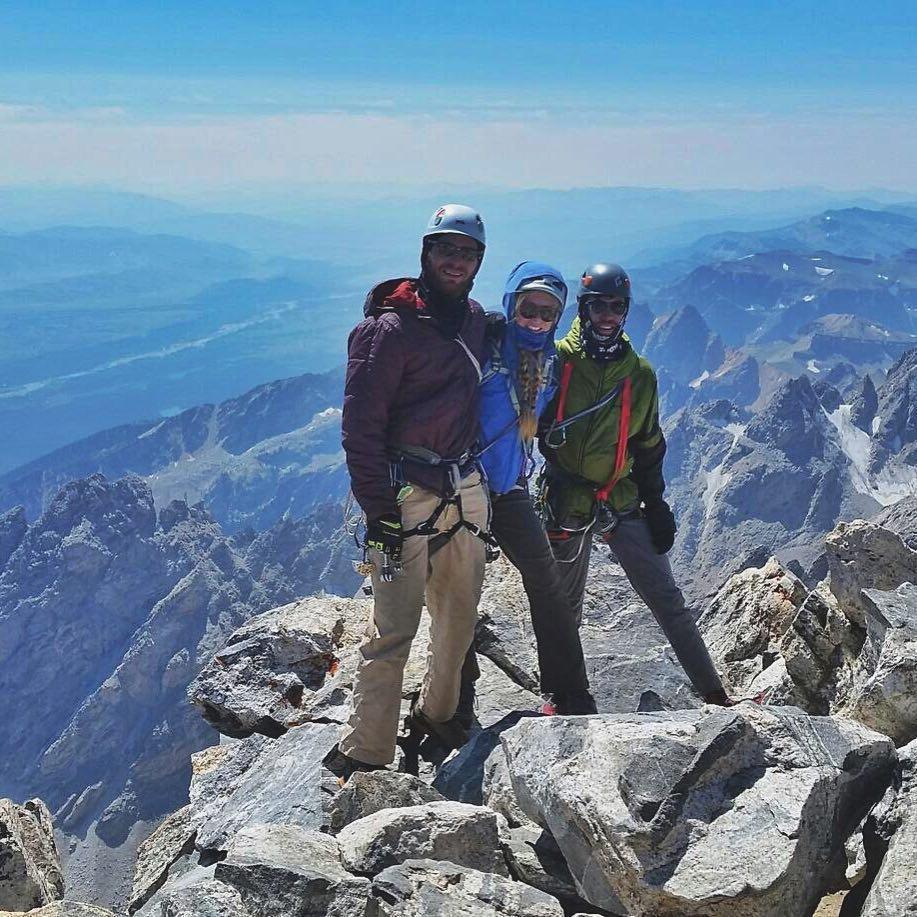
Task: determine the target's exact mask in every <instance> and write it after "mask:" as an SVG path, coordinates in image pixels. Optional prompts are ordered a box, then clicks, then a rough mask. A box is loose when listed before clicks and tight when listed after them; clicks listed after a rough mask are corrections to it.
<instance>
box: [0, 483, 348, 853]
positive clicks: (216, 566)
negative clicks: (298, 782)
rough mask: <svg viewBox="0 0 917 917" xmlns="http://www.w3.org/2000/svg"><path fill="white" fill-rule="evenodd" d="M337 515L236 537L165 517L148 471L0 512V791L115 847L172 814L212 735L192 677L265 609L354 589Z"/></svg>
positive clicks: (181, 515) (174, 515) (329, 510)
mask: <svg viewBox="0 0 917 917" xmlns="http://www.w3.org/2000/svg"><path fill="white" fill-rule="evenodd" d="M340 521H341V517H340V509H339V508H334V507H330V506H329V507H324V508H323V511H322V512H320V513H318V514H316V515H315V516H314V517H311V518H308V519H304V520H293V519H291V518H289V517H287V518H285V519H283V520H281V521H280V522H278V523H277V524H276V525H275V526H273V527H272V528H270V529H269V530H267V531H265V532H262V533H260V534H258V535H254V534H252V533H249V534H248V535H241V536H238V537H228V536H226V535H225V534H224V533H223V532H222V530H221V528H220V526H219V525H218V524H217V522H216V521H215V520H214V519H213V518H212V517H211V516H210V515H209V514H208V513H207V512H206V511H205V510H204V509H203V508H202V507H200V506H193V507H189V506H187V505H186V504H185V503H182V502H180V501H175V502H173V503H171V504H169V505H168V506H166V507H164V508H163V509H162V510H161V511H160V513H159V514H158V518H157V513H156V509H155V507H154V502H153V497H152V494H151V492H150V488H149V486H148V485H147V484H146V483H145V482H144V481H143V480H142V479H140V478H137V477H127V478H124V479H122V480H119V481H115V482H111V481H108V480H106V479H105V478H104V477H102V476H101V475H93V476H91V477H89V478H86V479H83V480H79V481H74V482H71V483H70V484H68V485H67V486H65V487H64V488H63V489H62V490H61V491H60V492H59V493H58V495H57V496H56V497H55V498H54V499H53V500H52V501H51V503H50V505H49V507H48V509H47V511H46V512H45V513H44V514H43V515H42V516H41V517H40V518H39V519H38V520H37V521H36V522H34V523H33V524H32V525H28V524H27V523H26V522H25V521H24V517H23V515H22V513H21V512H17V511H13V512H10V513H7V514H6V515H5V516H3V517H0V549H2V551H0V562H2V568H0V691H2V693H3V697H4V703H5V706H6V709H7V710H8V711H10V712H11V713H10V715H7V716H5V717H4V718H3V720H2V722H0V745H2V747H3V748H4V756H3V763H2V767H0V796H4V795H6V796H11V797H13V798H18V797H22V798H24V797H26V796H31V795H40V796H41V797H42V798H43V799H45V800H46V801H47V802H48V805H49V806H50V808H51V809H52V811H54V812H55V813H56V822H57V826H58V827H59V828H62V829H64V830H65V831H68V832H81V831H83V830H84V829H85V828H86V827H87V826H88V825H89V824H91V823H92V822H94V821H96V820H97V819H98V820H99V822H98V826H97V828H96V831H97V833H98V834H99V836H100V837H102V838H103V840H105V841H106V842H108V843H111V844H119V843H121V842H122V841H123V840H124V837H125V836H126V834H127V832H128V830H129V829H130V827H131V825H132V824H133V823H134V822H136V821H137V820H139V819H149V818H153V817H156V816H159V815H162V814H165V813H167V812H169V811H172V810H173V809H175V808H176V807H177V806H178V805H180V804H181V803H182V801H183V799H184V798H185V796H186V794H187V785H188V780H189V776H190V771H189V764H188V760H189V755H190V754H191V753H192V752H194V751H196V750H198V749H200V748H203V747H204V746H206V745H208V744H210V743H211V742H212V741H213V734H212V730H211V728H210V727H209V726H207V725H206V724H205V723H204V722H203V721H202V720H200V718H199V717H197V716H196V715H194V714H193V713H192V712H191V710H190V708H189V706H188V704H187V701H186V699H185V691H186V688H187V685H188V683H189V682H190V681H191V679H192V678H193V677H194V676H195V675H196V674H197V672H198V671H199V669H200V667H201V665H203V663H204V662H206V660H207V659H209V657H210V655H211V654H212V652H213V651H214V650H215V649H216V648H218V647H219V646H220V645H221V644H222V643H223V642H224V641H225V639H226V637H227V636H228V635H229V634H230V633H231V632H232V631H233V630H235V629H236V628H237V627H239V626H240V625H241V624H242V623H244V622H245V621H246V620H248V618H249V617H251V616H252V615H253V614H256V613H259V612H262V611H264V610H266V609H268V608H272V607H274V606H276V605H278V604H283V603H285V602H289V601H292V600H293V599H295V598H297V597H300V596H303V595H307V594H309V593H311V592H313V591H314V590H316V589H318V588H320V587H325V588H328V589H330V590H336V591H341V592H345V593H346V592H348V591H350V592H352V591H353V589H354V588H355V587H356V578H355V576H354V574H353V572H352V570H351V569H350V565H349V561H348V560H347V559H346V557H342V555H341V552H340V547H339V545H337V544H336V543H334V541H333V536H334V533H335V531H336V529H337V528H339V526H340Z"/></svg>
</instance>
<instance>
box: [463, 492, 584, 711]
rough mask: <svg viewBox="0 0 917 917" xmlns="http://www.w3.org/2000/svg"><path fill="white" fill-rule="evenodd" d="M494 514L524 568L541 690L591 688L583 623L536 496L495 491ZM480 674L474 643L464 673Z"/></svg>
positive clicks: (504, 545)
mask: <svg viewBox="0 0 917 917" xmlns="http://www.w3.org/2000/svg"><path fill="white" fill-rule="evenodd" d="M491 514H492V515H491V520H490V530H491V532H492V533H493V535H494V537H495V538H496V539H497V543H498V544H499V545H500V548H501V550H502V551H503V553H504V554H505V555H506V557H507V558H508V560H509V561H510V563H511V564H512V565H513V566H514V567H516V568H517V569H518V570H519V572H520V573H521V574H522V585H523V587H524V589H525V594H526V595H527V596H528V600H529V607H530V609H531V613H532V629H533V630H534V631H535V642H536V644H537V647H538V668H539V669H540V671H541V690H542V691H543V692H544V693H545V694H566V693H569V692H571V691H582V690H586V689H588V687H589V681H588V679H587V677H586V663H585V660H584V659H583V646H582V644H581V643H580V637H579V624H578V621H577V618H576V616H575V615H574V612H573V609H572V608H571V607H570V601H569V598H568V594H569V593H568V589H567V585H566V583H565V582H564V579H563V577H562V575H561V571H560V569H559V568H558V564H557V563H555V561H554V555H553V554H552V553H551V545H550V544H549V543H548V537H547V535H545V531H544V527H543V526H542V524H541V520H540V519H539V518H538V514H537V513H536V512H535V508H534V507H533V506H532V500H531V497H530V496H529V494H528V492H527V491H525V490H522V489H518V490H511V491H509V492H508V493H505V494H502V495H500V496H495V495H493V494H491ZM476 677H477V662H476V660H475V659H474V647H472V648H471V649H470V650H469V654H468V657H466V661H465V667H464V669H463V670H462V678H463V680H465V679H474V678H476Z"/></svg>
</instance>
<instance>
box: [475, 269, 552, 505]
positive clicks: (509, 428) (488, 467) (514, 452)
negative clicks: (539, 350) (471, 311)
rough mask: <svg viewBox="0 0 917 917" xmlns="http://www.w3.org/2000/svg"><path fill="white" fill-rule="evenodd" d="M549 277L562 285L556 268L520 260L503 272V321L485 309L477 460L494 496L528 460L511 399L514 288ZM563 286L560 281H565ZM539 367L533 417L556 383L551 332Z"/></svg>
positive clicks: (514, 358) (528, 452) (515, 357)
mask: <svg viewBox="0 0 917 917" xmlns="http://www.w3.org/2000/svg"><path fill="white" fill-rule="evenodd" d="M547 275H550V276H553V277H556V278H558V279H559V280H560V281H561V283H564V284H565V281H564V278H563V275H562V274H561V273H560V271H558V270H557V269H556V268H553V267H551V266H550V265H547V264H543V263H540V262H537V261H523V262H522V264H520V265H519V266H518V267H516V268H515V269H514V270H513V272H512V273H511V274H510V275H509V278H508V279H507V281H506V287H505V288H504V292H503V311H504V313H505V315H506V321H505V322H503V321H502V320H501V319H500V318H497V314H496V313H489V314H488V319H489V320H490V323H489V328H488V335H489V337H490V346H489V347H488V348H487V350H486V353H487V356H486V358H485V359H486V362H485V364H484V367H483V379H482V381H481V387H480V389H479V391H480V394H481V437H480V442H479V450H483V451H481V452H480V460H481V464H482V465H483V467H484V471H485V473H486V475H487V482H488V486H489V487H490V489H491V491H492V492H493V493H495V494H503V493H506V492H507V491H508V490H511V489H512V487H513V485H515V484H516V482H517V481H518V480H519V478H520V477H521V476H522V475H523V473H529V472H530V471H531V469H530V468H526V465H527V463H529V462H530V456H531V443H529V444H528V445H527V446H526V445H524V444H523V443H522V441H521V440H520V438H519V413H518V410H517V407H516V404H517V402H516V400H515V399H514V398H513V389H514V387H515V380H516V370H517V368H518V366H519V347H518V344H517V341H516V333H515V330H516V328H517V327H518V326H517V325H516V323H515V322H514V321H513V315H514V310H515V305H516V291H517V290H518V289H519V287H520V286H522V285H523V284H524V283H525V281H527V280H530V279H531V278H533V277H544V276H547ZM565 285H566V284H565ZM544 354H545V363H544V366H545V369H544V371H543V373H542V380H543V382H542V387H541V389H540V391H539V393H538V398H537V400H536V404H535V413H536V416H540V415H541V413H542V412H543V411H544V409H545V407H547V405H548V403H549V402H550V400H551V398H553V396H554V393H555V391H556V390H557V385H558V381H557V380H558V374H557V356H556V351H555V349H554V338H553V334H550V333H549V334H548V335H547V337H546V339H545V346H544Z"/></svg>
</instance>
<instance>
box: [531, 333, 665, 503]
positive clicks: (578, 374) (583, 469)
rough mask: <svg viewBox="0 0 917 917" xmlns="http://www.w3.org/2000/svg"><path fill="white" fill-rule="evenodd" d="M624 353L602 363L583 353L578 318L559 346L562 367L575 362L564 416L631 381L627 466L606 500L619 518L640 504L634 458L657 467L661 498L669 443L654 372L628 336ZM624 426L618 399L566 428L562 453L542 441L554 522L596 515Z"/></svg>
mask: <svg viewBox="0 0 917 917" xmlns="http://www.w3.org/2000/svg"><path fill="white" fill-rule="evenodd" d="M624 348H625V353H624V356H623V357H622V358H621V359H619V360H613V361H611V362H608V363H599V362H598V361H596V360H591V359H589V357H587V356H586V354H585V352H584V351H583V344H582V340H581V338H580V323H579V319H578V318H577V319H575V320H574V322H573V326H572V327H571V329H570V331H569V332H568V334H567V336H566V337H565V338H563V340H561V341H558V343H557V354H558V356H559V358H560V361H561V364H560V365H561V368H563V366H564V365H565V364H566V363H568V362H572V363H573V371H572V374H571V376H570V384H569V387H568V389H567V398H566V402H565V404H564V416H565V417H571V416H572V415H573V414H576V413H577V412H578V411H582V410H584V409H586V408H588V407H589V406H590V405H593V404H595V403H596V402H597V401H598V400H599V399H600V398H601V397H602V396H603V395H605V394H607V393H608V392H610V391H611V390H612V389H613V388H614V387H615V386H616V385H617V384H618V383H619V382H621V381H622V380H623V379H624V377H625V376H630V378H631V407H630V423H629V425H628V444H627V445H628V448H627V463H626V465H625V468H624V470H623V472H622V474H621V478H620V479H619V480H618V481H617V483H616V484H615V486H614V488H613V489H612V491H611V494H610V495H609V498H608V501H607V502H608V505H609V506H610V507H611V508H612V509H613V510H615V511H616V512H618V513H626V512H630V511H631V510H634V509H636V508H637V507H638V506H639V504H640V499H641V494H640V493H639V492H638V485H637V481H636V480H635V479H634V476H632V474H631V472H632V471H633V470H634V459H635V457H636V459H637V462H638V465H639V464H640V462H641V458H642V457H643V456H647V457H652V458H651V462H652V464H653V465H654V466H656V465H658V474H657V473H656V472H655V468H654V475H655V476H658V479H659V480H658V485H655V484H654V487H655V486H658V487H659V493H660V494H661V491H662V488H664V486H665V485H664V483H663V482H662V454H664V452H665V440H664V438H663V435H662V430H661V429H660V427H659V398H658V395H657V390H656V389H657V386H656V373H655V372H653V368H652V366H650V364H649V363H648V362H647V360H646V359H644V358H643V357H641V356H638V355H637V354H636V352H635V351H634V349H633V347H632V346H631V343H630V341H629V339H628V338H627V335H624ZM558 397H559V395H558V396H555V398H554V400H553V401H552V403H551V404H550V405H549V406H548V409H547V411H546V413H545V415H544V418H543V422H544V423H545V424H546V425H549V424H550V421H551V420H553V419H554V417H555V416H556V412H557V400H558ZM620 423H621V396H620V395H619V396H618V397H617V398H615V400H614V401H613V402H611V404H609V405H606V406H605V407H602V408H600V409H599V410H598V411H596V412H594V413H593V414H590V415H588V416H587V417H584V418H583V419H582V420H579V421H577V422H575V423H573V424H571V425H570V426H569V427H567V428H566V431H565V432H566V441H565V442H564V444H563V445H562V446H560V447H559V448H550V447H549V446H548V445H546V444H545V442H544V440H543V439H542V452H543V453H544V454H545V457H546V460H547V463H548V480H549V485H548V487H549V493H550V502H551V507H552V510H553V512H554V514H555V516H556V518H558V519H564V518H566V517H568V516H571V515H578V516H587V517H588V516H591V515H592V512H593V506H594V502H595V499H594V498H595V492H596V490H598V489H600V488H601V487H603V486H604V485H605V484H606V483H607V482H608V479H609V478H610V477H611V474H612V472H613V471H614V467H615V457H616V453H617V446H618V432H619V427H620ZM657 460H658V461H657ZM552 469H558V470H559V472H560V474H551V471H552ZM564 472H566V474H564ZM571 475H572V476H575V477H570V476H571ZM637 477H639V475H637Z"/></svg>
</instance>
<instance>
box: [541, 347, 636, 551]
mask: <svg viewBox="0 0 917 917" xmlns="http://www.w3.org/2000/svg"><path fill="white" fill-rule="evenodd" d="M572 374H573V363H572V361H571V362H568V363H566V364H565V365H564V370H563V374H562V377H561V383H560V392H559V394H558V399H557V411H556V413H555V416H554V421H553V422H552V424H551V426H550V428H549V429H548V432H547V433H546V434H545V443H546V445H547V446H549V447H551V448H555V449H556V448H559V447H560V446H562V445H563V444H564V443H565V442H566V434H564V432H563V431H564V430H565V429H566V428H567V427H568V426H570V425H571V424H572V423H575V422H576V421H578V420H582V419H583V418H584V417H587V416H589V415H590V414H592V413H594V412H595V411H597V410H599V409H600V408H602V407H604V406H605V405H608V404H611V402H612V401H614V399H615V398H617V397H618V396H619V395H620V397H621V415H620V419H619V422H618V443H617V448H616V450H615V463H614V468H613V470H612V472H611V475H610V476H609V478H608V480H607V481H606V482H605V483H604V484H603V485H601V486H600V487H598V488H597V489H596V490H595V500H594V502H593V510H592V517H591V518H590V519H589V520H588V521H586V522H584V523H583V524H582V525H576V526H571V525H567V524H564V523H565V522H566V521H567V520H558V519H557V518H556V515H555V513H554V510H553V507H552V506H551V498H550V491H551V485H552V479H553V480H555V481H568V482H570V483H578V484H588V485H589V486H590V487H593V488H594V487H595V486H596V485H595V483H594V482H592V481H590V480H588V479H587V478H584V477H582V476H580V475H578V474H574V473H573V472H569V471H565V470H563V469H561V468H559V467H556V466H551V467H550V468H549V466H547V465H546V466H545V467H544V468H543V469H542V473H541V475H540V476H539V479H538V484H537V497H536V502H535V507H536V510H537V511H538V513H539V515H540V516H541V520H542V523H543V524H544V527H545V531H546V532H547V534H548V539H549V540H550V541H569V540H570V539H571V538H576V537H579V538H580V539H581V541H580V544H579V547H578V548H577V551H576V554H575V555H574V556H573V557H572V558H571V559H569V560H560V561H558V562H559V563H574V562H575V561H577V560H578V559H579V557H580V554H581V553H582V550H583V545H584V544H586V543H587V542H588V541H589V539H590V536H591V535H593V534H597V535H600V536H601V537H602V538H604V539H606V540H607V538H608V537H609V536H610V535H611V533H612V532H613V531H614V530H615V529H616V528H617V526H618V523H619V522H620V521H621V519H623V518H627V516H628V515H630V514H625V515H624V516H621V515H619V514H618V513H616V512H615V511H614V510H613V509H612V508H611V507H610V506H609V505H608V498H609V496H610V495H611V492H612V490H613V489H614V487H615V485H616V484H617V483H618V481H620V480H621V478H622V477H623V476H624V471H625V469H626V467H627V439H628V433H629V430H630V413H631V387H632V383H631V378H630V376H626V377H625V378H624V379H623V380H622V381H621V382H620V383H619V384H618V385H616V386H615V387H614V388H613V389H612V390H611V391H610V392H609V393H608V394H607V395H604V396H603V397H602V398H600V399H599V400H598V401H597V402H596V403H595V404H593V405H590V406H589V407H588V408H585V409H584V410H582V411H578V412H577V413H576V414H573V415H572V416H570V417H564V410H565V407H566V400H567V391H568V389H569V387H570V377H571V375H572ZM557 432H559V433H560V434H561V438H560V440H559V441H558V440H557V437H556V436H555V437H554V441H553V442H552V441H551V435H552V433H557Z"/></svg>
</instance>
